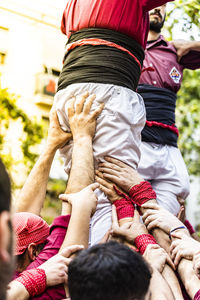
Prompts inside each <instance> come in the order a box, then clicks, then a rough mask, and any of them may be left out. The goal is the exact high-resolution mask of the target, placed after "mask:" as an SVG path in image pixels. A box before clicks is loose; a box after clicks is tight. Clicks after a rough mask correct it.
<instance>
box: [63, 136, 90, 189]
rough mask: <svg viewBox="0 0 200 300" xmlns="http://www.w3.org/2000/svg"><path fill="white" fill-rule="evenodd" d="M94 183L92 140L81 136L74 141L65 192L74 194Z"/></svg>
mask: <svg viewBox="0 0 200 300" xmlns="http://www.w3.org/2000/svg"><path fill="white" fill-rule="evenodd" d="M93 182H94V161H93V148H92V138H91V137H90V136H82V137H77V138H75V139H74V146H73V152H72V168H71V171H70V175H69V180H68V184H67V189H66V192H65V193H67V194H70V193H76V192H79V191H80V190H82V189H83V188H84V187H86V186H88V185H89V184H91V183H93Z"/></svg>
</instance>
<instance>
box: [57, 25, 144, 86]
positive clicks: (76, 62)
mask: <svg viewBox="0 0 200 300" xmlns="http://www.w3.org/2000/svg"><path fill="white" fill-rule="evenodd" d="M87 38H98V39H103V40H107V41H109V42H113V43H115V44H118V45H120V46H122V47H124V48H125V49H127V50H128V51H130V52H131V53H132V54H133V55H134V56H135V57H137V59H138V60H139V61H140V63H141V66H142V65H143V59H144V50H143V48H142V47H141V46H140V45H139V44H138V43H137V42H136V41H134V40H133V39H132V38H131V37H129V36H127V35H124V34H122V33H120V32H117V31H113V30H110V29H104V28H86V29H82V30H80V31H77V32H75V33H73V34H72V35H71V37H70V39H69V41H68V44H70V43H73V42H76V41H78V40H81V39H87ZM140 72H141V70H140V67H139V65H138V63H137V62H136V61H135V60H134V58H133V57H132V56H131V55H130V54H128V53H126V52H124V51H122V50H119V49H117V48H114V47H109V46H105V45H100V46H92V45H89V46H88V45H87V46H86V45H85V46H79V47H76V48H74V49H73V50H71V51H69V52H67V54H66V55H65V57H64V65H63V69H62V72H61V74H60V77H59V81H58V91H59V90H61V89H64V88H65V87H67V86H68V85H70V84H73V83H83V82H96V83H105V84H115V85H119V86H124V87H127V88H129V89H131V90H134V91H135V90H136V87H137V84H138V81H139V77H140Z"/></svg>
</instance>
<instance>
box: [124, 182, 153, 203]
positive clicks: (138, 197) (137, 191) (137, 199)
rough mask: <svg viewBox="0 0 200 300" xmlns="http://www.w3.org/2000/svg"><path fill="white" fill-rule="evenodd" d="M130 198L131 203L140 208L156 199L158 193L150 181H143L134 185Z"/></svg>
mask: <svg viewBox="0 0 200 300" xmlns="http://www.w3.org/2000/svg"><path fill="white" fill-rule="evenodd" d="M129 196H130V197H131V201H132V202H133V203H134V204H137V205H138V206H141V205H142V204H144V203H145V202H147V201H149V200H152V199H156V193H155V191H154V190H153V189H152V186H151V184H150V183H149V182H148V181H142V182H140V183H139V184H137V185H134V186H133V187H132V188H131V189H130V191H129Z"/></svg>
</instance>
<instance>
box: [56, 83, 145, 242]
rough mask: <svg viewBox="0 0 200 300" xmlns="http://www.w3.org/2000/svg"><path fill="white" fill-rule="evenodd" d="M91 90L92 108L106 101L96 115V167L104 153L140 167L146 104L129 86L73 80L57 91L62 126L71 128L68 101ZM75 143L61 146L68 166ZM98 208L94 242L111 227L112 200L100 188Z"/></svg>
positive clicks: (92, 226) (94, 218)
mask: <svg viewBox="0 0 200 300" xmlns="http://www.w3.org/2000/svg"><path fill="white" fill-rule="evenodd" d="M85 91H88V92H89V93H90V94H95V95H96V99H95V100H94V103H93V105H92V109H91V111H92V110H94V109H96V108H97V106H98V104H99V103H101V102H104V104H105V106H104V109H103V112H102V113H101V115H100V116H99V117H98V119H97V126H96V134H95V136H94V139H93V150H94V158H95V167H97V165H98V162H99V161H103V159H104V156H106V155H110V156H112V157H115V158H117V159H120V160H121V161H123V162H125V163H127V164H128V165H130V166H131V167H133V168H137V166H138V162H139V159H140V150H139V147H140V143H141V131H142V129H143V127H144V125H145V120H146V119H145V107H144V103H143V99H142V97H141V96H140V95H138V94H137V93H135V92H133V91H132V90H130V89H128V88H124V87H121V86H115V85H111V84H99V83H80V84H72V85H69V86H68V87H67V88H65V89H63V90H61V91H59V92H58V93H57V94H56V95H55V101H56V109H57V113H58V118H59V122H60V125H61V127H62V128H63V129H64V130H69V124H68V117H67V114H66V111H67V110H66V105H67V101H68V100H69V99H70V98H71V97H72V96H76V95H78V94H82V93H83V92H85ZM71 153H72V143H71V144H69V145H67V146H65V147H64V148H62V150H61V156H62V157H64V160H65V170H66V171H67V172H68V171H69V169H70V166H71ZM97 195H98V205H97V210H96V213H95V214H94V216H93V217H92V220H91V236H90V239H91V240H90V243H91V245H93V244H95V243H97V242H98V241H99V240H100V239H101V238H102V237H103V236H104V234H105V233H106V231H107V230H108V229H110V227H111V204H110V202H109V201H108V199H107V197H106V196H105V195H104V193H102V192H101V191H100V190H98V191H97Z"/></svg>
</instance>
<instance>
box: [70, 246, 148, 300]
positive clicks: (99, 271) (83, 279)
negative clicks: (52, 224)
mask: <svg viewBox="0 0 200 300" xmlns="http://www.w3.org/2000/svg"><path fill="white" fill-rule="evenodd" d="M150 279H151V271H150V267H149V266H148V264H147V263H146V262H145V260H144V259H143V257H142V256H141V255H140V254H138V253H136V252H134V251H132V250H130V249H129V248H128V247H127V246H124V245H122V244H119V243H117V242H114V241H111V242H109V243H106V244H98V245H95V246H93V247H91V248H89V249H86V250H83V251H81V252H80V253H79V254H78V255H77V257H76V258H75V259H74V260H73V261H72V262H71V263H70V264H69V270H68V285H69V293H70V298H71V300H80V299H81V300H100V299H101V300H102V299H103V300H136V299H138V300H139V299H140V300H142V299H144V297H145V295H146V294H147V291H148V288H149V283H150Z"/></svg>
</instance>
